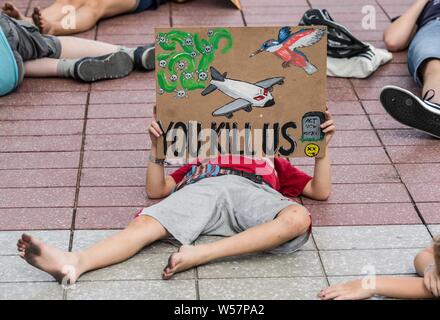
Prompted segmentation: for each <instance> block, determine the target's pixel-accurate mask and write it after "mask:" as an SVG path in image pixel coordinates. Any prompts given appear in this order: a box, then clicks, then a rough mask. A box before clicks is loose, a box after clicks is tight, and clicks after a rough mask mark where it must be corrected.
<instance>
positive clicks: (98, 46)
mask: <svg viewBox="0 0 440 320" xmlns="http://www.w3.org/2000/svg"><path fill="white" fill-rule="evenodd" d="M58 39H59V40H60V42H61V57H60V58H62V59H80V58H84V57H98V56H103V55H106V54H109V53H114V52H117V51H118V50H119V47H118V46H115V45H113V44H110V43H105V42H101V41H96V40H89V39H82V38H75V37H58Z"/></svg>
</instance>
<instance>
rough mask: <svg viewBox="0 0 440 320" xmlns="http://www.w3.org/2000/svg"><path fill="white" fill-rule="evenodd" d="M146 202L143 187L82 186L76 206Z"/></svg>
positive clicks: (129, 204)
mask: <svg viewBox="0 0 440 320" xmlns="http://www.w3.org/2000/svg"><path fill="white" fill-rule="evenodd" d="M0 199H1V198H0ZM0 203H1V202H0ZM148 204H149V202H148V200H147V198H146V194H145V188H144V187H82V188H81V189H80V193H79V200H78V206H84V207H99V206H141V207H147V206H148Z"/></svg>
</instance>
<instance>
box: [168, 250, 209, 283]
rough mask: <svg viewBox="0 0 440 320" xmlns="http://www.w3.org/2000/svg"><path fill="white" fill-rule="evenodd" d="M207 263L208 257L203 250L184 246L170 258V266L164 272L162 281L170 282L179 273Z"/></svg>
mask: <svg viewBox="0 0 440 320" xmlns="http://www.w3.org/2000/svg"><path fill="white" fill-rule="evenodd" d="M206 262H207V258H206V255H205V254H204V251H203V250H200V249H199V246H197V247H196V246H190V245H183V246H181V247H180V248H179V250H178V251H177V252H175V253H173V254H172V255H171V256H170V257H169V258H168V264H167V266H166V267H165V269H164V270H163V272H162V279H164V280H169V279H171V278H172V277H173V276H174V274H176V273H178V272H182V271H185V270H188V269H190V268H192V267H195V266H198V265H201V264H203V263H206Z"/></svg>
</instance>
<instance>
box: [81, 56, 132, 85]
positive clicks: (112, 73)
mask: <svg viewBox="0 0 440 320" xmlns="http://www.w3.org/2000/svg"><path fill="white" fill-rule="evenodd" d="M132 70H133V62H132V61H131V58H130V56H129V55H128V54H127V53H125V52H115V53H110V54H107V55H104V56H101V57H87V58H83V59H80V60H78V61H77V62H76V63H75V69H74V71H75V78H76V79H79V80H82V81H84V82H95V81H99V80H104V79H117V78H122V77H125V76H127V75H129V74H130V72H131V71H132Z"/></svg>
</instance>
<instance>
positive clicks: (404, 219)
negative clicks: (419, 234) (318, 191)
mask: <svg viewBox="0 0 440 320" xmlns="http://www.w3.org/2000/svg"><path fill="white" fill-rule="evenodd" d="M306 207H307V208H308V209H309V211H310V212H311V214H312V217H313V225H314V226H344V225H348V226H352V225H388V224H418V223H422V221H421V220H420V218H419V216H418V215H417V212H416V210H415V209H414V207H413V205H412V204H411V203H364V204H322V205H306ZM439 221H440V220H439Z"/></svg>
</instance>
